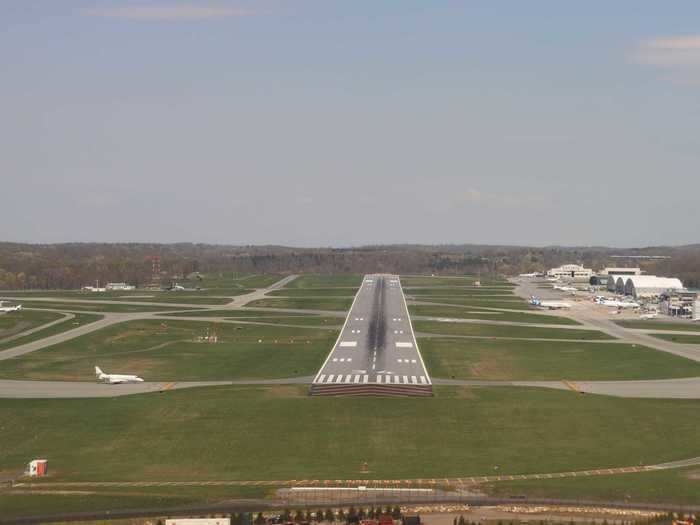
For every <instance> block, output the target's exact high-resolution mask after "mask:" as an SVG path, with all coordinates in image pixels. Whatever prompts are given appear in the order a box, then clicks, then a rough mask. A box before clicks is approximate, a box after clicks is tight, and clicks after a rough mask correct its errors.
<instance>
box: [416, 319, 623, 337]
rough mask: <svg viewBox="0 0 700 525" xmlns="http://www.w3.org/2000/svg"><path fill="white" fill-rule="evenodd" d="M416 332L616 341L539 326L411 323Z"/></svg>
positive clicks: (595, 333)
mask: <svg viewBox="0 0 700 525" xmlns="http://www.w3.org/2000/svg"><path fill="white" fill-rule="evenodd" d="M411 322H412V324H413V329H414V330H415V331H416V332H422V333H428V334H442V335H468V336H480V337H517V338H522V339H571V340H576V341H604V340H610V339H614V337H611V336H609V335H608V334H606V333H603V332H598V331H597V330H578V329H563V328H556V327H552V328H543V327H538V326H508V325H493V324H479V323H443V322H440V321H411Z"/></svg>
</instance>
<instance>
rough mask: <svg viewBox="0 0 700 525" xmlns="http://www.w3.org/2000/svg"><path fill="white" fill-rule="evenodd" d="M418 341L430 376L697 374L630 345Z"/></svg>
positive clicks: (696, 367)
mask: <svg viewBox="0 0 700 525" xmlns="http://www.w3.org/2000/svg"><path fill="white" fill-rule="evenodd" d="M418 344H419V346H420V349H421V354H422V355H423V359H424V360H425V364H426V366H427V367H428V372H429V373H430V375H431V376H433V377H442V378H453V379H492V380H532V381H535V380H555V381H558V380H562V379H571V380H577V381H583V380H600V381H604V380H617V379H664V378H673V377H690V376H700V363H696V362H695V361H691V360H689V359H684V358H682V357H678V356H674V355H671V354H667V353H664V352H659V351H657V350H653V349H651V348H646V347H641V346H635V345H631V344H620V343H580V342H571V343H568V342H567V343H562V342H556V343H555V342H546V341H504V340H489V339H443V338H435V339H426V338H421V339H420V340H419V341H418Z"/></svg>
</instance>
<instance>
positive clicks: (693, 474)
mask: <svg viewBox="0 0 700 525" xmlns="http://www.w3.org/2000/svg"><path fill="white" fill-rule="evenodd" d="M685 477H686V478H688V479H694V480H700V470H691V471H690V472H686V474H685Z"/></svg>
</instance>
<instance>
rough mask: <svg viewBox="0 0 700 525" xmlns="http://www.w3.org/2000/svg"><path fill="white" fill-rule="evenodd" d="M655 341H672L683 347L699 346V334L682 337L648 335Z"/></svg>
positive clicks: (679, 335)
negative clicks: (655, 339) (654, 338)
mask: <svg viewBox="0 0 700 525" xmlns="http://www.w3.org/2000/svg"><path fill="white" fill-rule="evenodd" d="M649 335H651V336H653V337H656V338H657V339H664V340H665V341H673V342H674V343H681V344H684V345H700V334H698V335H682V334H649Z"/></svg>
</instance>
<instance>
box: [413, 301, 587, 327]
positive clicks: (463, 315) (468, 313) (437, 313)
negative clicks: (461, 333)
mask: <svg viewBox="0 0 700 525" xmlns="http://www.w3.org/2000/svg"><path fill="white" fill-rule="evenodd" d="M408 311H409V313H410V314H411V315H420V316H425V317H448V318H456V319H481V320H488V321H508V322H513V323H534V324H551V325H577V324H580V323H578V322H576V321H574V320H573V319H569V318H568V317H560V316H558V315H541V314H531V313H526V312H498V311H496V310H492V311H484V312H475V311H474V310H473V309H472V308H469V307H461V306H432V305H427V304H412V305H409V306H408Z"/></svg>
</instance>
